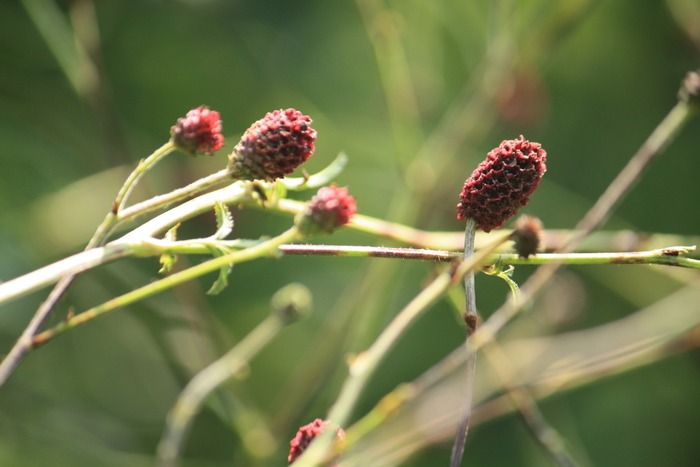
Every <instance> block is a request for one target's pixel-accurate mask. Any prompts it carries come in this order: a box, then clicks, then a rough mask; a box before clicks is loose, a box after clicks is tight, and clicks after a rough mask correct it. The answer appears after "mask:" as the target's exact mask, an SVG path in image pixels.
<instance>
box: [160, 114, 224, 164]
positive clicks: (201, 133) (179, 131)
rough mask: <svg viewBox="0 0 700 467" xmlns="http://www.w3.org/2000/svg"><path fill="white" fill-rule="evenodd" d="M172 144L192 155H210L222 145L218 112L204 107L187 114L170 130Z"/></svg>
mask: <svg viewBox="0 0 700 467" xmlns="http://www.w3.org/2000/svg"><path fill="white" fill-rule="evenodd" d="M170 136H171V139H172V141H173V143H174V144H175V145H176V146H177V147H178V148H179V149H181V150H182V151H184V152H187V153H189V154H192V155H197V154H204V155H211V154H212V153H213V152H214V151H216V150H218V149H220V148H221V146H223V145H224V137H223V135H222V134H221V119H220V118H219V112H216V111H214V110H209V108H207V107H205V106H200V107H197V108H196V109H192V110H190V111H189V112H187V115H185V116H184V117H182V118H178V119H177V123H175V125H173V127H172V128H171V129H170Z"/></svg>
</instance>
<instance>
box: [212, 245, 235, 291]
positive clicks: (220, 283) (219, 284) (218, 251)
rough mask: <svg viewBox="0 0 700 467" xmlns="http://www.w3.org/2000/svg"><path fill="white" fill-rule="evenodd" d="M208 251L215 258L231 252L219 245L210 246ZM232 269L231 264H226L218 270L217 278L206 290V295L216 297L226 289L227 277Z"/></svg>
mask: <svg viewBox="0 0 700 467" xmlns="http://www.w3.org/2000/svg"><path fill="white" fill-rule="evenodd" d="M209 251H211V254H212V256H213V257H215V258H217V257H219V256H224V255H226V254H228V253H230V252H231V250H229V249H228V248H224V247H222V246H219V245H210V246H209ZM232 269H233V264H227V265H225V266H222V267H221V268H220V269H219V277H217V278H216V280H215V281H214V283H213V284H212V285H211V287H210V288H209V290H207V295H218V294H220V293H221V292H222V291H223V290H224V289H225V288H226V287H228V276H229V274H231V270H232Z"/></svg>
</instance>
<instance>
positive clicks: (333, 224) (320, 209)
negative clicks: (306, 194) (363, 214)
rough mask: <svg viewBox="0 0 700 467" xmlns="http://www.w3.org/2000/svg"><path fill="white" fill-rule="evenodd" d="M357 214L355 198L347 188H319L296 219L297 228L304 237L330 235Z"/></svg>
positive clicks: (333, 186)
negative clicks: (320, 234)
mask: <svg viewBox="0 0 700 467" xmlns="http://www.w3.org/2000/svg"><path fill="white" fill-rule="evenodd" d="M356 212H357V203H356V202H355V198H354V197H353V196H351V195H350V194H349V193H348V189H347V188H339V187H337V186H335V185H330V186H324V187H321V188H320V189H319V190H318V192H317V193H316V196H314V197H313V198H311V201H309V203H308V204H307V205H306V209H304V211H302V212H301V213H300V214H299V216H298V217H297V221H296V224H297V227H298V228H299V231H300V232H301V233H302V234H304V235H316V234H319V233H331V232H333V231H334V230H336V229H337V228H339V227H342V226H344V225H345V224H347V223H348V222H350V219H351V218H352V216H354V215H355V213H356Z"/></svg>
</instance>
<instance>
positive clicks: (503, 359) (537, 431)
mask: <svg viewBox="0 0 700 467" xmlns="http://www.w3.org/2000/svg"><path fill="white" fill-rule="evenodd" d="M482 351H483V352H484V354H485V355H486V358H487V359H488V360H489V362H490V363H491V365H492V366H493V367H494V369H495V370H496V372H497V373H498V376H499V377H500V379H501V381H502V382H503V386H504V387H505V389H506V390H507V391H508V396H509V397H510V399H511V401H512V403H513V405H514V406H515V407H516V408H517V409H518V412H519V413H520V416H521V417H522V419H523V422H524V423H525V426H526V427H527V428H528V430H530V432H531V433H532V436H533V438H535V440H536V441H537V442H538V443H539V444H540V446H541V447H542V449H543V450H544V451H545V453H546V454H547V455H548V456H549V457H550V458H551V459H552V461H553V462H554V463H555V464H556V465H558V466H561V467H575V466H576V465H578V463H577V462H576V461H575V460H574V458H573V457H572V456H571V454H570V453H569V452H568V451H567V449H566V443H565V441H564V440H563V439H562V438H561V436H559V433H558V432H557V431H556V430H555V429H554V428H552V426H551V425H550V424H549V423H548V422H547V420H546V419H545V418H544V415H542V412H541V411H540V409H539V407H538V406H537V402H536V400H535V398H534V397H533V395H532V394H531V393H530V391H529V390H528V389H527V387H525V386H523V385H522V384H520V383H519V382H518V380H517V378H516V372H515V369H514V368H513V366H512V365H511V363H510V361H509V360H508V357H507V356H506V354H505V353H504V352H503V350H501V348H500V346H499V345H498V344H497V343H496V342H495V341H492V342H489V343H488V344H487V345H485V346H484V347H483V348H482Z"/></svg>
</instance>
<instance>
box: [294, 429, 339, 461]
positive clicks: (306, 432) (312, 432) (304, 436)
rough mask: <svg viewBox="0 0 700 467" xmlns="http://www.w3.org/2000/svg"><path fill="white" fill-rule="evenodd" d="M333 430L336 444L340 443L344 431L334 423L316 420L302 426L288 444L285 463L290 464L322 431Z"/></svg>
mask: <svg viewBox="0 0 700 467" xmlns="http://www.w3.org/2000/svg"><path fill="white" fill-rule="evenodd" d="M326 429H333V430H336V435H335V439H336V442H342V441H343V439H344V438H345V431H343V429H342V428H340V427H339V426H337V425H335V424H334V423H331V422H328V421H324V420H321V419H320V418H317V419H316V420H314V421H313V422H311V423H309V424H308V425H304V426H302V427H301V428H299V431H297V434H296V436H295V437H294V438H293V439H292V440H291V441H290V442H289V446H290V449H289V455H288V456H287V462H289V463H290V464H292V463H293V462H294V461H295V460H296V459H297V458H298V457H299V456H301V454H302V453H303V452H304V451H305V450H306V448H308V447H309V444H311V441H313V440H314V438H316V436H318V435H319V434H321V432H322V431H323V430H326Z"/></svg>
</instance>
